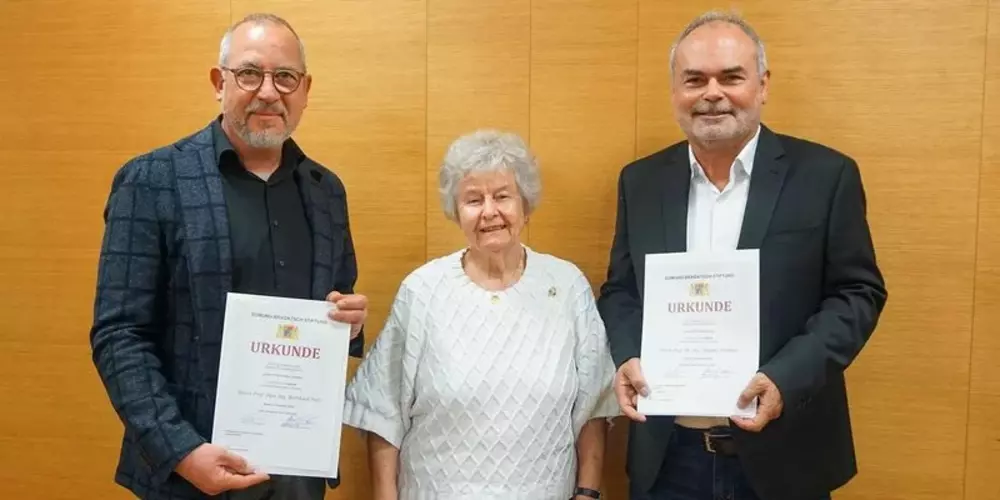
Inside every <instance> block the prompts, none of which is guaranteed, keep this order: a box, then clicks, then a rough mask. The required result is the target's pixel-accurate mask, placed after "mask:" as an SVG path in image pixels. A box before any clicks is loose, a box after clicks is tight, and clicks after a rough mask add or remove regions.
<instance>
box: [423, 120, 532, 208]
mask: <svg viewBox="0 0 1000 500" xmlns="http://www.w3.org/2000/svg"><path fill="white" fill-rule="evenodd" d="M504 168H507V169H510V170H511V171H512V172H513V173H514V181H515V182H516V183H517V190H518V192H520V194H521V198H522V199H523V200H524V211H525V214H531V213H532V212H533V211H534V210H535V208H537V207H538V202H539V199H540V198H541V193H542V179H541V176H540V175H539V172H538V162H537V161H536V160H535V156H534V154H533V153H532V152H531V150H529V149H528V146H527V145H526V144H525V143H524V141H523V140H522V139H521V137H519V136H518V135H517V134H513V133H510V132H501V131H498V130H492V129H483V130H477V131H475V132H472V133H470V134H466V135H463V136H461V137H459V138H458V139H456V140H455V142H453V143H451V146H449V147H448V151H447V152H446V153H445V156H444V161H443V162H442V163H441V168H440V170H439V171H438V191H439V193H440V195H441V208H442V210H444V214H445V215H446V216H447V217H448V218H449V219H451V220H458V208H457V203H456V197H457V196H458V192H457V191H458V184H459V183H460V182H461V181H462V179H464V178H465V176H467V175H469V174H472V173H476V172H489V171H496V170H501V169H504Z"/></svg>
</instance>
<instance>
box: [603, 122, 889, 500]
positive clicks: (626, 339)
mask: <svg viewBox="0 0 1000 500" xmlns="http://www.w3.org/2000/svg"><path fill="white" fill-rule="evenodd" d="M690 181H691V167H690V163H689V160H688V149H687V143H686V142H682V143H679V144H675V145H673V146H671V147H669V148H667V149H665V150H663V151H660V152H658V153H655V154H653V155H651V156H649V157H646V158H642V159H640V160H637V161H635V162H633V163H632V164H630V165H628V166H626V167H625V168H624V169H623V170H622V172H621V175H620V177H619V182H618V215H617V223H616V228H615V236H614V242H613V246H612V248H611V259H610V263H609V268H608V276H607V281H606V282H605V283H604V284H603V286H602V287H601V294H600V295H601V296H600V299H599V301H598V307H599V309H600V312H601V316H602V317H603V319H604V321H605V324H606V326H607V331H608V339H609V341H610V344H611V353H612V357H613V358H614V361H615V363H616V365H617V366H621V365H622V364H623V363H625V361H627V360H629V359H630V358H634V357H638V356H639V354H640V349H641V331H642V291H643V276H644V261H645V255H646V254H650V253H660V252H684V251H685V249H686V245H687V241H686V240H687V234H686V233H687V207H688V190H689V184H690ZM865 205H866V203H865V194H864V189H863V187H862V182H861V176H860V173H859V171H858V166H857V164H856V163H855V162H854V161H853V160H852V159H850V158H848V157H847V156H844V155H843V154H840V153H838V152H836V151H834V150H832V149H829V148H827V147H824V146H821V145H818V144H814V143H811V142H807V141H804V140H801V139H796V138H793V137H789V136H784V135H777V134H775V133H773V132H771V131H770V130H769V129H768V128H766V127H763V126H762V127H761V132H760V137H759V141H758V146H757V152H756V155H755V157H754V168H753V171H752V174H751V179H750V193H749V197H748V200H747V205H746V211H745V215H744V219H743V226H742V231H741V233H740V238H739V244H738V248H742V249H746V248H759V249H760V328H761V330H760V331H761V339H760V371H761V372H763V373H765V374H766V375H767V376H768V377H770V378H771V380H772V381H774V383H775V385H777V387H778V389H779V390H780V392H781V395H782V398H783V400H784V412H783V414H782V416H781V417H780V418H778V419H777V420H774V421H772V422H771V423H770V424H768V426H767V427H766V428H765V429H764V430H763V431H762V432H760V433H748V432H744V431H741V430H739V429H738V428H736V427H735V426H734V429H736V440H737V442H738V446H739V449H740V457H741V459H742V463H743V465H744V467H745V469H746V472H747V475H748V477H749V480H750V482H751V484H752V485H753V486H754V488H755V489H756V490H757V492H758V494H759V495H760V496H761V498H766V499H768V500H801V499H803V498H813V497H817V496H819V495H821V494H824V493H827V492H829V491H832V490H834V489H835V488H836V487H838V486H840V485H843V484H844V483H846V482H847V481H848V480H849V479H850V478H851V477H853V476H854V474H855V473H856V464H855V456H854V445H853V441H852V436H851V425H850V418H849V414H848V404H847V393H846V389H845V385H844V376H843V371H844V369H845V368H847V366H848V365H849V364H850V363H851V362H852V361H853V360H854V358H855V356H857V355H858V352H859V351H860V350H861V348H862V346H864V344H865V342H866V341H867V340H868V338H869V337H870V336H871V334H872V331H873V330H874V328H875V325H876V323H877V321H878V317H879V314H880V313H881V311H882V308H883V306H884V304H885V301H886V297H887V294H886V289H885V286H884V282H883V279H882V275H881V273H880V271H879V269H878V266H877V265H876V261H875V252H874V249H873V245H872V239H871V234H870V232H869V228H868V223H867V220H866V215H865V212H866V208H865ZM672 430H673V418H672V417H651V418H648V419H647V423H645V424H639V423H635V422H633V423H632V424H631V428H630V436H629V451H628V464H627V469H628V473H629V477H630V479H631V481H632V482H633V484H634V485H635V486H637V487H638V488H640V489H641V490H643V491H645V490H648V489H649V488H650V487H651V486H652V485H653V483H654V481H655V479H656V476H657V473H658V471H659V470H660V467H661V465H662V462H663V458H664V455H665V452H666V448H667V443H668V440H669V438H670V434H671V432H672Z"/></svg>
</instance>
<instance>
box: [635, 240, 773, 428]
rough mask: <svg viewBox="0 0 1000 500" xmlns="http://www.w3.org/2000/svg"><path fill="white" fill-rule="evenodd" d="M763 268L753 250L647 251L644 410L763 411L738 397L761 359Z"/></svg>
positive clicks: (749, 414) (649, 412) (722, 414)
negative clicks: (744, 404) (741, 403)
mask: <svg viewBox="0 0 1000 500" xmlns="http://www.w3.org/2000/svg"><path fill="white" fill-rule="evenodd" d="M759 273H760V264H759V260H758V251H757V250H752V249H751V250H735V251H731V252H717V253H716V252H713V253H668V254H653V255H647V256H646V274H645V287H644V288H645V290H644V298H643V314H642V352H641V354H640V358H639V359H640V364H641V366H642V373H643V375H644V376H645V378H646V382H647V383H648V384H649V389H650V391H649V396H648V397H640V398H639V401H638V407H637V410H638V411H639V413H642V414H645V415H675V416H704V417H729V416H746V417H752V416H754V415H755V414H756V412H757V405H756V402H754V403H752V404H751V405H749V406H748V407H747V408H744V409H740V408H739V407H738V406H737V400H738V399H739V396H740V393H741V392H742V391H743V389H744V388H746V386H747V383H748V382H750V379H751V378H753V376H754V374H756V372H757V368H758V364H759V357H760V321H759V317H760V285H759V282H760V280H759Z"/></svg>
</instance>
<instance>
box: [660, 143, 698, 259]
mask: <svg viewBox="0 0 1000 500" xmlns="http://www.w3.org/2000/svg"><path fill="white" fill-rule="evenodd" d="M672 156H673V157H672V158H670V159H669V160H668V161H667V164H666V165H664V166H663V168H662V169H661V172H662V173H661V177H660V178H659V179H657V183H658V184H659V185H660V192H661V193H662V195H661V196H660V200H661V208H662V211H663V230H664V237H663V243H664V247H663V248H664V251H666V252H668V253H671V252H684V251H686V250H687V213H688V197H689V196H690V191H691V165H690V164H689V162H688V156H687V147H686V146H685V147H680V148H677V152H676V153H675V154H674V155H672Z"/></svg>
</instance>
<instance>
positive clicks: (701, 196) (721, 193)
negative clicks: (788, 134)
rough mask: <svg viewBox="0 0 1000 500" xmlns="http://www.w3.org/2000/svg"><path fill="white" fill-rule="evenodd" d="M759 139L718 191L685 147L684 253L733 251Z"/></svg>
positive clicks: (704, 423) (702, 420)
mask: <svg viewBox="0 0 1000 500" xmlns="http://www.w3.org/2000/svg"><path fill="white" fill-rule="evenodd" d="M759 137H760V126H758V127H757V131H756V132H755V133H754V135H753V137H752V138H751V139H750V141H749V142H747V144H746V145H745V146H744V147H743V149H742V150H740V153H739V154H738V155H736V160H734V161H733V164H732V166H730V167H729V182H728V183H727V184H726V185H725V187H723V188H722V189H719V188H717V187H716V186H715V184H712V181H710V180H708V176H706V175H705V170H704V169H703V168H702V166H701V165H700V164H699V163H698V159H697V158H695V156H694V151H693V150H692V149H691V146H690V145H688V159H689V161H690V165H691V188H690V192H689V195H688V212H687V251H688V252H710V251H715V250H735V249H736V245H737V243H738V242H739V239H740V230H741V229H742V227H743V211H744V209H745V208H746V205H747V196H748V195H749V193H750V173H751V172H753V158H754V154H755V153H756V152H757V140H758V138H759ZM747 382H749V380H748V381H747ZM733 403H735V401H733ZM676 422H677V423H678V424H679V425H682V426H684V427H693V428H697V429H705V428H708V427H712V426H713V425H727V424H728V423H729V419H727V418H708V417H677V419H676Z"/></svg>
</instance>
